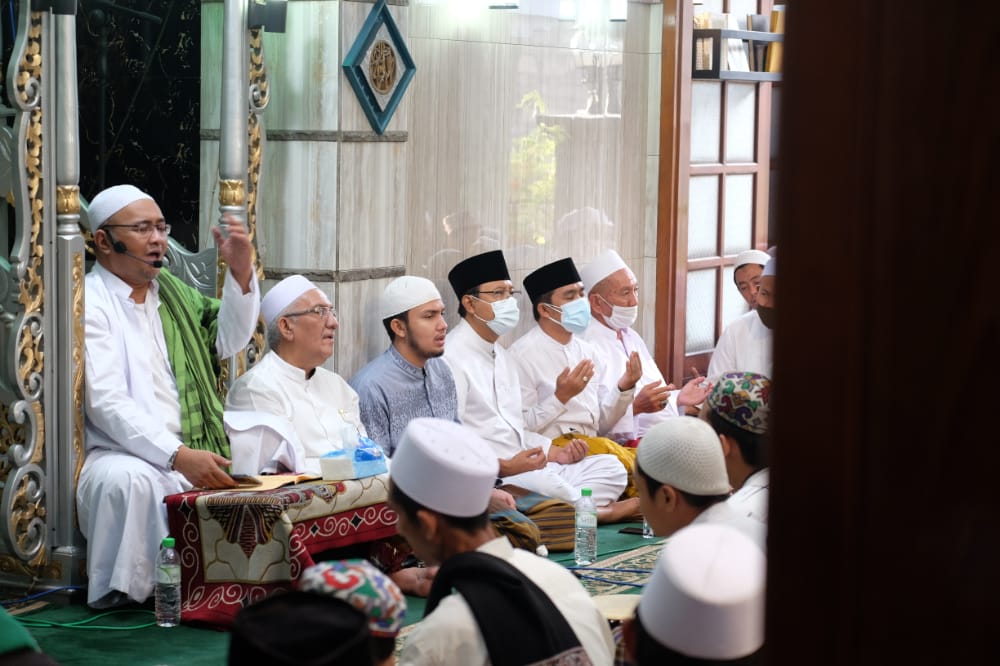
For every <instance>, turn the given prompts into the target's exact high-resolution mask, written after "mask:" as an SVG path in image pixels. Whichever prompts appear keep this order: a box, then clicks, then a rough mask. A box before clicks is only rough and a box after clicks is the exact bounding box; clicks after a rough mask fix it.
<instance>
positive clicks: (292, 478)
mask: <svg viewBox="0 0 1000 666" xmlns="http://www.w3.org/2000/svg"><path fill="white" fill-rule="evenodd" d="M322 478H323V477H321V476H319V475H318V474H261V475H251V474H234V475H233V479H234V480H236V481H237V482H238V483H239V485H238V486H236V487H235V488H222V489H221V490H240V491H243V492H245V491H247V490H274V489H275V488H283V487H284V486H294V485H295V484H297V483H304V482H305V481H317V480H319V479H322Z"/></svg>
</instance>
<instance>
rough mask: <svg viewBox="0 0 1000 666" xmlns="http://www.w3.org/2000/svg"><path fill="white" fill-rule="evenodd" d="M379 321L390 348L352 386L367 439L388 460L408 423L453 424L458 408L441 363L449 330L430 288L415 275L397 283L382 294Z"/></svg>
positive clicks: (438, 296) (438, 297)
mask: <svg viewBox="0 0 1000 666" xmlns="http://www.w3.org/2000/svg"><path fill="white" fill-rule="evenodd" d="M379 319H381V320H382V325H383V326H384V327H385V330H386V333H388V335H389V348H388V349H387V350H386V351H385V352H384V353H382V354H381V355H380V356H378V357H376V358H375V359H374V360H372V361H371V362H370V363H368V365H366V366H365V367H363V368H361V370H359V371H358V373H357V374H356V375H354V376H353V377H352V378H351V380H350V384H351V386H352V387H353V388H354V390H355V391H357V392H358V396H359V397H360V406H361V420H362V421H363V422H364V424H365V427H367V428H368V433H369V436H370V437H371V438H372V439H374V440H375V441H376V442H378V443H379V444H381V445H382V448H384V449H385V450H386V453H387V454H388V455H389V456H392V454H393V452H394V451H395V450H396V445H397V443H398V442H399V436H400V435H401V434H402V433H403V429H404V428H405V427H406V424H407V423H409V422H410V421H411V420H412V419H414V418H417V417H419V416H434V417H438V418H444V419H448V420H451V421H457V420H458V412H457V406H458V402H457V398H456V395H455V380H454V379H453V378H452V376H451V370H449V369H448V364H447V363H445V362H444V360H443V359H442V358H441V355H442V354H444V338H445V333H446V332H447V330H448V324H447V323H446V322H445V320H444V302H443V301H442V300H441V294H440V292H438V290H437V287H435V286H434V283H433V282H431V281H430V280H428V279H427V278H422V277H417V276H414V275H404V276H402V277H398V278H396V279H395V280H393V281H392V282H390V283H389V284H388V286H386V288H385V291H384V292H383V293H382V300H381V302H380V303H379Z"/></svg>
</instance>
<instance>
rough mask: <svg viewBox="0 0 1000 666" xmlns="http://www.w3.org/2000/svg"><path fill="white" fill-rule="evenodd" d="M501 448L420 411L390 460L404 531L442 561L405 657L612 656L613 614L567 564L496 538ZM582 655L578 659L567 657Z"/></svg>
mask: <svg viewBox="0 0 1000 666" xmlns="http://www.w3.org/2000/svg"><path fill="white" fill-rule="evenodd" d="M498 471H499V465H498V463H497V458H496V454H495V453H494V452H493V450H492V449H491V448H490V446H489V445H488V444H487V443H486V442H484V441H483V440H482V439H481V438H479V437H478V436H477V435H476V434H475V433H474V432H472V431H471V430H469V429H468V428H465V427H464V426H461V425H459V424H457V423H453V422H449V421H443V420H440V419H415V420H414V421H412V422H411V423H410V424H409V425H408V426H407V428H406V430H405V432H404V433H403V435H402V437H401V438H400V442H399V447H398V449H397V451H396V456H395V457H394V458H393V464H392V469H391V470H390V479H391V481H390V484H389V506H390V507H392V509H393V510H394V511H395V512H396V514H397V516H398V521H399V522H398V524H397V525H398V529H399V533H400V534H401V535H402V536H404V537H405V538H406V540H407V541H408V542H409V543H410V544H412V545H413V548H414V551H415V553H416V554H417V555H418V556H420V557H421V558H422V559H423V560H424V561H426V562H429V563H434V564H440V569H439V570H438V573H437V576H436V577H435V579H434V583H433V585H432V587H431V592H430V595H429V596H428V599H427V606H426V610H425V614H424V618H423V620H421V621H420V622H419V623H417V624H416V625H415V626H414V628H413V630H412V631H411V632H410V633H409V635H407V637H406V642H405V643H404V645H403V651H402V654H401V656H400V664H401V665H402V666H408V665H417V664H463V666H480V665H486V664H490V663H494V664H498V663H510V664H534V663H555V662H550V661H546V660H549V659H552V658H553V657H556V656H562V655H567V661H565V662H559V663H586V662H583V661H581V660H582V659H583V658H584V656H583V654H581V652H584V653H585V654H586V657H587V658H589V659H590V663H592V664H595V665H609V664H611V662H612V655H613V652H614V644H613V641H612V638H611V632H610V630H609V629H608V623H607V621H606V620H605V619H604V617H603V616H602V615H601V613H600V611H599V610H598V609H597V607H596V606H595V605H594V602H593V601H592V600H591V598H590V595H589V594H588V593H587V591H586V590H584V588H583V586H582V585H580V582H579V581H578V580H576V578H575V577H574V576H573V575H572V574H571V573H570V572H569V571H567V570H566V569H565V568H563V567H562V566H560V565H558V564H556V563H554V562H551V561H549V560H547V559H544V558H541V557H538V556H536V555H533V554H531V553H529V552H527V551H524V550H520V549H514V548H512V547H511V546H510V544H509V543H508V542H507V540H506V539H504V538H502V537H501V538H497V537H496V536H495V534H494V533H493V531H492V529H491V527H490V523H489V519H488V517H487V504H488V503H489V500H490V491H491V489H492V488H493V481H494V479H495V478H496V476H497V473H498ZM570 658H575V660H569V659H570Z"/></svg>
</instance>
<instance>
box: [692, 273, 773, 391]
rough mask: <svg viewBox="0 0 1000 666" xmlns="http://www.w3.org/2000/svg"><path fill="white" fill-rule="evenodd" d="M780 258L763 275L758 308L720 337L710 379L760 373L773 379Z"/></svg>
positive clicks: (709, 374)
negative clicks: (736, 374)
mask: <svg viewBox="0 0 1000 666" xmlns="http://www.w3.org/2000/svg"><path fill="white" fill-rule="evenodd" d="M777 261H778V259H777V256H775V257H772V258H771V260H770V261H768V262H767V265H766V266H764V272H763V273H761V276H760V288H759V289H758V291H757V305H756V307H755V309H754V310H751V311H750V312H748V313H746V314H745V315H743V316H742V317H740V318H739V319H737V320H736V321H734V322H732V323H731V324H729V326H727V327H726V330H724V331H723V332H722V335H721V336H720V337H719V342H718V343H717V344H716V345H715V351H714V352H712V362H711V363H709V365H708V378H709V380H710V381H712V382H717V381H718V379H719V377H721V376H722V375H724V374H726V373H727V372H756V373H758V374H761V375H764V376H765V377H770V376H771V349H772V345H773V333H772V329H773V328H774V283H775V275H776V273H777Z"/></svg>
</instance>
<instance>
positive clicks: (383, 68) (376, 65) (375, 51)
mask: <svg viewBox="0 0 1000 666" xmlns="http://www.w3.org/2000/svg"><path fill="white" fill-rule="evenodd" d="M370 54H371V55H370V57H369V58H368V82H369V83H371V85H372V88H374V89H375V91H376V92H378V93H380V94H382V95H388V94H389V92H390V91H391V90H392V86H393V84H394V83H396V74H397V71H398V67H397V66H396V51H395V50H394V49H393V48H392V45H391V44H390V43H389V42H387V41H385V40H384V39H380V40H378V41H377V42H375V43H374V44H372V50H371V52H370Z"/></svg>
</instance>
